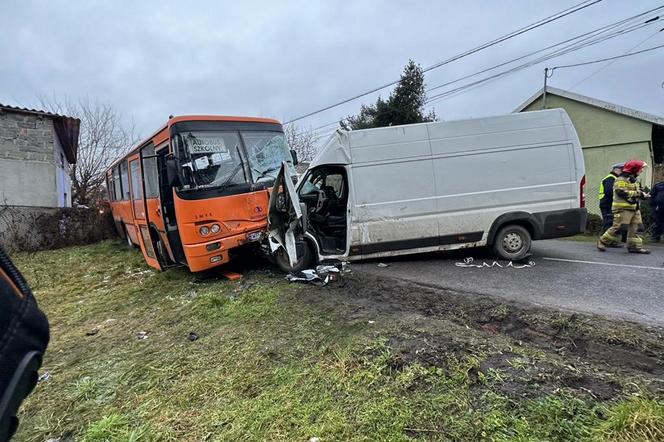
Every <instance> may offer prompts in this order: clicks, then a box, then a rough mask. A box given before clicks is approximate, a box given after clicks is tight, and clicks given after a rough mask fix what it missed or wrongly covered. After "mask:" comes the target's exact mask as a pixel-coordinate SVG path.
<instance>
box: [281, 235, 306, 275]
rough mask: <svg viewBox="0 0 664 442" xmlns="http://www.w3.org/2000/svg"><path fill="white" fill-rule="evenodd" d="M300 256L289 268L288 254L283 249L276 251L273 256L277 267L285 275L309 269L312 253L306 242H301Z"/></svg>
mask: <svg viewBox="0 0 664 442" xmlns="http://www.w3.org/2000/svg"><path fill="white" fill-rule="evenodd" d="M301 244H302V247H301V249H302V255H301V256H298V257H297V261H296V262H295V265H293V266H291V265H290V261H289V259H288V254H287V253H286V250H284V248H283V247H281V248H280V249H279V250H277V253H276V254H275V261H276V262H277V267H279V269H281V271H283V272H285V273H292V272H300V271H302V270H304V269H307V268H310V267H311V265H312V264H313V262H314V257H313V252H312V251H311V246H309V243H308V242H306V241H302V243H301Z"/></svg>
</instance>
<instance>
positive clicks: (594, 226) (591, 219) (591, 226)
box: [586, 213, 604, 235]
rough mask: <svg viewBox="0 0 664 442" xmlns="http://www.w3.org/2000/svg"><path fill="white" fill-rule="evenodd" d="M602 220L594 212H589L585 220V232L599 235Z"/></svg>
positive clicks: (602, 223)
mask: <svg viewBox="0 0 664 442" xmlns="http://www.w3.org/2000/svg"><path fill="white" fill-rule="evenodd" d="M603 225H604V222H603V221H602V217H601V216H599V215H597V214H596V213H589V214H588V220H587V221H586V233H589V234H593V235H599V234H600V233H601V232H602V226H603Z"/></svg>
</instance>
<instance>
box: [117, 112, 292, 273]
mask: <svg viewBox="0 0 664 442" xmlns="http://www.w3.org/2000/svg"><path fill="white" fill-rule="evenodd" d="M284 161H285V162H286V163H287V164H288V165H289V166H291V167H290V169H291V171H292V172H291V173H292V175H293V176H295V168H294V167H292V166H294V165H295V164H297V157H296V155H295V152H293V151H289V149H288V146H287V144H286V141H285V139H284V133H283V128H282V126H281V123H279V122H278V121H276V120H272V119H266V118H252V117H227V116H179V117H170V118H169V120H168V122H167V123H166V124H165V125H164V126H162V127H161V128H159V130H157V131H156V132H155V133H154V134H153V135H152V136H151V137H149V138H147V139H146V140H144V141H142V142H141V143H139V144H138V145H137V146H136V147H135V148H134V149H132V150H131V151H130V152H129V153H128V154H127V155H125V156H124V157H123V158H122V159H120V160H118V161H116V162H115V163H114V164H113V165H112V166H111V167H110V168H109V169H108V171H107V172H106V184H107V186H108V190H109V192H108V193H109V197H110V198H109V199H110V206H111V211H112V214H113V220H114V222H115V226H116V228H117V230H118V233H119V234H120V236H121V237H123V238H125V239H126V240H127V242H128V243H129V244H130V245H136V246H138V247H140V249H141V251H142V252H143V256H144V257H145V260H146V261H147V263H148V264H149V265H150V266H152V267H154V268H156V269H160V270H161V269H164V268H167V267H170V266H175V265H184V266H187V267H189V269H190V270H191V271H192V272H198V271H202V270H206V269H209V268H212V267H215V266H219V265H221V264H224V263H226V262H228V261H229V260H230V259H231V255H232V253H233V252H234V249H236V248H238V247H240V246H245V245H249V244H257V243H260V242H261V241H262V240H263V239H264V238H265V233H266V223H267V209H268V198H269V190H270V189H271V186H272V185H273V183H274V180H275V178H276V175H277V174H278V173H279V170H280V168H281V165H282V163H283V162H284Z"/></svg>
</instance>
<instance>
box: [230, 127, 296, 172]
mask: <svg viewBox="0 0 664 442" xmlns="http://www.w3.org/2000/svg"><path fill="white" fill-rule="evenodd" d="M242 138H243V140H244V145H245V147H246V149H247V154H248V156H249V166H250V168H251V175H252V179H253V180H254V182H258V181H260V180H263V179H270V180H273V179H275V178H276V177H277V173H279V169H280V168H281V162H282V161H286V162H288V163H289V165H291V166H292V158H291V155H290V151H289V150H288V146H287V145H286V140H285V139H284V134H283V133H281V132H267V131H253V132H252V131H243V132H242Z"/></svg>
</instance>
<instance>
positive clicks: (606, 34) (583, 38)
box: [300, 6, 664, 134]
mask: <svg viewBox="0 0 664 442" xmlns="http://www.w3.org/2000/svg"><path fill="white" fill-rule="evenodd" d="M660 9H664V6H659V7H656V8H652V9H650V10H647V11H644V12H641V13H639V14H636V15H633V16H631V17H628V18H625V19H622V20H619V21H617V22H614V23H610V24H608V25H604V26H601V27H599V28H596V29H594V30H592V31H589V32H585V33H583V34H579V35H577V36H574V37H572V38H569V39H566V40H563V41H560V42H558V43H555V44H553V45H549V46H547V47H545V48H542V49H538V50H536V51H532V52H529V53H528V54H525V55H522V56H519V57H516V58H513V59H511V60H508V61H506V62H502V63H499V64H497V65H494V66H491V67H488V68H486V69H482V70H480V71H477V72H474V73H472V74H469V75H465V76H463V77H460V78H457V79H454V80H451V81H448V82H446V83H443V84H441V85H438V86H434V87H431V88H428V89H427V90H426V92H430V91H432V90H436V89H440V88H442V87H445V86H449V85H451V84H454V83H458V82H459V81H463V80H466V79H468V78H471V77H474V76H477V75H480V74H483V73H486V72H488V71H491V70H494V69H497V68H499V67H502V66H505V65H508V64H511V63H514V62H516V61H519V60H522V59H524V58H528V57H530V56H532V55H535V54H538V53H541V52H544V51H546V50H548V49H552V48H556V47H558V46H561V45H565V44H566V43H570V42H573V43H571V44H568V45H566V46H563V47H561V48H558V49H556V50H554V51H551V52H550V53H548V54H545V55H543V56H541V57H539V58H537V59H534V60H531V61H528V62H526V63H524V64H521V65H518V66H515V67H513V68H511V69H509V70H506V71H503V72H500V73H498V74H496V75H492V76H490V77H486V78H483V79H481V80H479V81H475V82H472V83H469V84H466V85H463V86H461V87H458V88H455V89H452V90H450V91H446V92H443V93H441V94H437V95H434V96H432V97H429V99H428V100H427V101H426V103H427V104H431V103H433V102H436V101H439V100H441V99H442V98H446V97H448V96H451V95H455V94H458V93H460V92H463V91H464V90H467V89H471V88H473V87H476V86H479V85H481V84H483V83H486V82H489V81H492V80H495V79H497V78H499V77H502V76H505V75H509V74H511V73H513V72H516V71H519V70H522V69H525V68H527V67H530V66H533V65H535V64H539V63H541V62H544V61H546V60H550V59H552V58H557V57H560V56H562V55H565V54H568V53H571V52H574V51H577V50H580V49H583V48H585V47H588V46H591V45H594V44H598V43H601V42H603V41H606V40H609V39H611V38H614V37H617V36H622V35H626V34H628V33H630V32H634V31H636V30H639V29H641V28H643V27H646V26H649V25H651V24H653V23H655V22H656V21H658V20H659V19H660V17H659V16H657V17H653V18H650V19H648V20H646V21H644V22H639V23H634V22H635V21H636V20H639V19H641V18H642V17H644V16H647V15H648V14H651V13H653V12H655V11H657V10H660ZM429 109H431V108H429ZM335 124H338V120H335V121H333V122H331V123H328V124H325V125H323V126H320V127H318V128H314V129H312V131H314V134H315V132H316V131H317V130H318V129H319V128H323V127H327V126H330V125H335ZM306 132H307V131H301V132H300V133H306ZM321 132H327V131H321Z"/></svg>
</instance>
